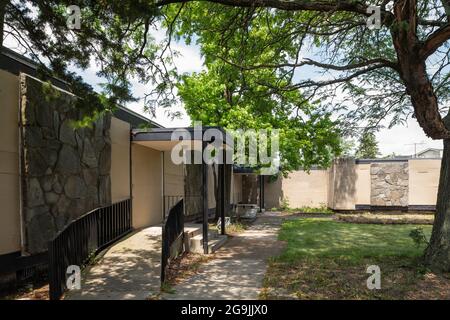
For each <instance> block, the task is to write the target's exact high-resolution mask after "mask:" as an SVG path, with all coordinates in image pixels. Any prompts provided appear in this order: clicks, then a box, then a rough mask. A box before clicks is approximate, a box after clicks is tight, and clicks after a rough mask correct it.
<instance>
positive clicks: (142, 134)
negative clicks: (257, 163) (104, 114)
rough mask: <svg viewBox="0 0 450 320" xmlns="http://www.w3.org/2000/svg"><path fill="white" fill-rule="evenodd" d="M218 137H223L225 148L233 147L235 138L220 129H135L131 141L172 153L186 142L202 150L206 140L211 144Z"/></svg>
mask: <svg viewBox="0 0 450 320" xmlns="http://www.w3.org/2000/svg"><path fill="white" fill-rule="evenodd" d="M218 135H221V136H222V137H223V138H222V139H223V145H225V148H230V147H232V146H233V138H232V137H231V136H230V135H229V134H226V131H225V130H224V129H223V128H220V127H202V129H198V128H194V127H186V128H150V129H135V130H133V131H132V135H131V141H132V142H133V143H135V144H139V145H142V146H145V147H148V148H152V149H155V150H159V151H170V150H172V149H173V148H174V147H175V146H176V145H177V144H179V143H180V141H184V143H185V144H186V143H187V144H190V148H191V150H201V148H202V142H203V141H204V140H205V141H206V142H208V143H211V142H213V141H214V140H215V137H216V136H218ZM211 137H212V138H211Z"/></svg>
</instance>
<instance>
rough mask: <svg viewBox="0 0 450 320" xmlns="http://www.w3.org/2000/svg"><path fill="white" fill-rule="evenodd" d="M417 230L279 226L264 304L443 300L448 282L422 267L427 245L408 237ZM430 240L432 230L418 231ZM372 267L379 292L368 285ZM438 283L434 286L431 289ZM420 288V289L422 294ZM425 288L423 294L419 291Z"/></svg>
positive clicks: (322, 222) (320, 222)
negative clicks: (278, 247) (279, 245)
mask: <svg viewBox="0 0 450 320" xmlns="http://www.w3.org/2000/svg"><path fill="white" fill-rule="evenodd" d="M416 227H417V225H379V224H377V225H371V224H352V223H343V222H336V221H331V220H329V219H328V220H327V219H311V218H306V219H295V220H287V221H285V222H284V223H283V225H282V227H281V231H280V234H279V239H280V240H283V241H286V247H285V249H284V250H283V252H282V254H281V255H280V256H279V257H276V258H274V259H273V260H272V261H271V262H270V265H269V269H268V271H267V273H266V276H265V280H264V289H263V291H262V293H261V295H260V297H261V298H262V299H414V298H424V299H427V298H434V297H436V296H439V297H443V296H444V297H446V295H448V291H449V289H450V281H449V280H448V279H446V278H445V277H444V278H442V277H441V278H439V281H437V280H436V279H437V278H436V277H440V276H435V275H433V274H431V275H430V273H427V270H426V269H424V268H423V267H422V266H421V264H420V257H421V255H422V253H423V250H424V247H425V245H424V244H422V245H420V246H417V245H416V244H415V243H414V241H413V240H412V239H411V237H410V236H409V233H410V232H411V230H413V229H414V228H416ZM421 227H422V228H423V230H424V233H425V235H426V236H427V237H429V235H430V232H431V226H428V225H423V226H421ZM370 265H378V266H380V268H381V274H382V278H381V279H382V288H381V290H369V289H368V288H367V285H366V281H367V278H368V277H369V274H368V273H367V272H366V271H367V267H368V266H370ZM435 284H438V285H435ZM420 288H422V289H420ZM423 288H425V289H423Z"/></svg>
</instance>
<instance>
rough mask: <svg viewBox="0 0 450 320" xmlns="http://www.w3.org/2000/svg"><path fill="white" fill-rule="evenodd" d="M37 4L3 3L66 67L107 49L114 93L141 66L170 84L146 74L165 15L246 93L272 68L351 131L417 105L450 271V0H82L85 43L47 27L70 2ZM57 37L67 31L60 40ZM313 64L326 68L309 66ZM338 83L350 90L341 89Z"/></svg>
mask: <svg viewBox="0 0 450 320" xmlns="http://www.w3.org/2000/svg"><path fill="white" fill-rule="evenodd" d="M68 2H69V1H59V2H58V4H60V3H62V4H64V5H67V4H68ZM5 3H6V4H7V5H6V7H5V6H4V4H5ZM29 3H32V4H34V5H35V7H38V12H39V13H41V12H42V14H41V15H40V16H39V18H34V17H33V15H31V14H30V12H26V9H25V8H24V7H25V5H24V4H23V1H22V2H21V1H14V2H9V1H2V2H0V4H1V5H0V17H2V16H3V15H2V13H3V12H6V15H4V22H5V25H6V26H8V27H9V28H12V29H11V30H13V32H14V34H15V35H17V34H25V35H26V36H27V37H28V38H30V39H31V44H32V47H33V49H36V50H37V51H39V52H40V53H41V54H44V55H47V56H50V58H54V59H53V60H54V61H59V62H58V63H55V62H53V65H54V66H55V68H53V69H54V70H56V71H58V67H59V66H61V65H64V63H63V62H61V61H64V62H65V61H72V62H79V63H80V65H82V66H85V65H86V64H87V63H88V57H89V58H90V57H98V56H100V57H102V58H103V60H100V61H102V62H104V63H105V64H106V68H104V69H102V70H104V72H105V75H107V76H108V77H109V78H108V79H109V80H110V85H111V87H110V88H111V90H110V91H111V92H112V96H114V94H117V93H120V92H123V89H126V87H127V86H126V85H127V84H129V82H128V79H127V77H126V76H124V75H130V71H131V74H137V75H139V76H144V77H143V79H142V80H149V81H150V80H153V81H157V82H158V83H159V85H158V86H157V89H158V93H161V92H163V91H164V90H165V89H167V88H168V87H170V81H169V78H167V77H166V76H161V77H158V76H156V77H152V78H151V79H149V78H147V77H146V76H145V75H146V74H147V71H149V73H150V74H152V73H151V71H152V70H153V71H155V69H156V70H157V67H156V66H155V62H154V60H153V59H152V57H159V55H156V54H155V49H154V47H153V45H154V44H155V41H153V40H151V39H149V38H148V37H146V36H144V35H147V32H146V30H148V27H149V26H150V22H156V21H158V22H160V23H162V24H163V25H165V26H166V27H167V30H168V37H167V44H170V41H171V39H172V38H177V37H184V38H185V40H186V41H187V42H188V43H189V41H192V40H195V41H196V42H198V44H199V45H200V46H201V51H202V54H203V55H204V57H205V62H206V63H212V62H214V61H216V60H221V61H223V62H226V63H227V64H228V65H230V66H233V67H234V68H235V69H236V70H237V71H238V72H239V74H240V75H241V77H240V80H239V86H238V87H239V90H240V91H241V92H242V93H243V92H245V91H246V90H248V86H246V75H247V74H249V73H251V72H254V71H255V70H266V71H267V72H272V73H273V74H274V75H275V76H276V78H277V79H278V81H275V82H273V81H272V82H269V83H266V81H265V79H264V78H263V79H261V81H258V80H257V79H256V80H255V81H256V82H257V84H258V85H260V86H266V87H268V88H269V92H270V93H271V94H275V93H277V92H283V94H287V93H288V92H296V91H298V90H302V96H303V97H304V100H305V101H310V100H319V101H320V102H321V104H322V105H326V106H327V107H328V109H327V110H328V112H335V114H337V115H339V116H340V118H342V119H341V123H345V125H344V127H343V128H344V129H348V130H349V131H350V132H351V130H354V129H355V128H356V127H361V125H363V126H364V127H367V128H368V129H374V128H375V127H377V126H379V125H380V123H381V121H382V120H383V119H386V118H387V117H389V119H390V121H389V125H394V124H396V123H401V122H403V121H405V119H406V118H407V117H408V116H410V115H411V114H412V115H413V116H414V117H415V118H416V119H417V121H418V123H419V125H420V126H421V127H422V129H423V130H424V132H425V134H427V135H428V136H429V137H431V138H433V139H443V141H444V153H443V159H442V166H441V176H440V182H439V191H438V200H437V206H436V210H437V212H436V217H435V222H434V226H433V232H432V236H431V239H430V245H429V246H428V248H427V250H426V254H425V258H426V261H427V263H428V264H429V265H430V266H431V267H432V268H436V269H441V270H446V271H450V116H448V115H447V116H445V117H443V116H442V114H441V112H445V106H446V103H448V101H449V96H450V90H449V89H450V88H449V86H450V75H449V68H450V66H449V65H450V52H449V51H450V49H449V45H448V44H449V43H448V40H449V39H450V1H449V0H424V1H420V2H418V1H417V0H394V1H389V0H370V1H362V0H360V1H358V0H356V1H355V0H340V1H331V0H318V1H313V0H291V1H285V0H258V1H255V0H214V1H213V0H211V1H192V0H159V1H150V0H148V1H145V0H139V1H131V0H122V1H108V2H106V1H101V2H100V1H99V2H97V1H80V3H82V4H83V5H84V7H85V14H86V18H87V19H88V21H89V18H91V19H92V21H94V22H95V23H93V24H92V25H93V26H94V27H93V28H87V29H86V30H84V31H83V30H82V31H81V32H80V33H77V34H75V35H73V36H74V37H75V38H76V39H78V40H77V41H76V42H75V45H68V43H69V44H70V43H71V42H70V41H69V40H71V39H70V37H67V36H63V35H62V34H61V33H62V32H59V31H58V30H57V29H55V30H56V31H55V30H53V32H56V33H55V35H54V36H52V37H50V36H49V34H48V31H47V30H48V29H47V28H44V25H49V26H50V28H52V27H53V28H60V27H61V28H64V26H63V21H62V19H61V16H62V15H61V14H58V12H60V11H61V7H60V6H59V7H58V6H56V5H55V4H52V3H51V2H50V1H29ZM373 5H376V6H378V8H379V13H380V18H381V19H380V27H379V28H372V29H369V28H368V27H367V23H366V22H367V18H368V17H370V16H371V15H372V13H371V10H372V7H371V6H373ZM5 8H6V9H5ZM4 9H5V10H4ZM97 16H99V17H101V18H97ZM0 19H3V17H2V18H0ZM41 22H45V23H46V24H42V25H41V24H40V23H41ZM124 25H126V26H128V25H130V28H129V29H128V28H125V29H123V26H124ZM98 26H101V27H98ZM124 30H125V32H124ZM5 31H6V29H5ZM7 32H11V31H7ZM21 32H23V33H21ZM102 36H103V37H102ZM54 37H56V39H57V41H54V40H52V41H50V40H49V39H54ZM83 40H84V41H83ZM127 40H132V41H131V43H132V44H133V45H132V46H130V47H129V44H128V41H127ZM91 43H98V48H100V49H106V50H105V52H106V53H107V54H106V56H103V55H102V52H103V51H101V52H100V53H99V52H97V50H96V49H94V48H92V49H89V50H88V53H85V52H84V51H83V50H80V49H79V48H83V49H85V48H90V47H91V46H90V44H91ZM114 44H116V45H118V46H113V45H114ZM142 45H144V46H142ZM140 48H144V49H143V50H142V52H146V54H144V56H142V55H141V50H140ZM147 49H148V51H147ZM163 50H164V49H163ZM122 55H123V56H122ZM61 57H62V58H63V59H61ZM58 58H60V59H58ZM66 58H69V59H67V60H66ZM162 60H164V59H162ZM123 61H125V63H122V62H123ZM141 61H142V63H144V65H145V67H142V65H140V62H141ZM130 65H131V66H134V67H130ZM430 66H433V67H432V68H431V67H430ZM147 67H149V68H150V70H147ZM304 67H306V68H307V69H308V70H311V68H315V69H318V70H321V71H323V72H322V74H321V75H319V76H317V75H315V74H312V73H311V72H301V70H304ZM123 70H125V72H124V71H123ZM162 71H163V72H162V74H170V72H165V71H164V70H162ZM125 80H127V81H125ZM115 88H117V89H116V90H115V91H113V90H112V89H115ZM119 89H120V90H119ZM124 91H125V92H127V91H126V90H124ZM107 93H108V92H107ZM338 94H339V95H342V96H343V97H344V99H342V100H341V101H336V99H331V98H333V97H336V96H338ZM125 96H126V95H125ZM164 101H168V100H164ZM350 102H352V105H353V106H352V105H349V103H350ZM349 107H352V108H349ZM344 120H345V121H346V122H344Z"/></svg>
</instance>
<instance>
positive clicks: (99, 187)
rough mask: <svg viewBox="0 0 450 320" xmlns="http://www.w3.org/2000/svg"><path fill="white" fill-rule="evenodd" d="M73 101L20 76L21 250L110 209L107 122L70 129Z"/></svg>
mask: <svg viewBox="0 0 450 320" xmlns="http://www.w3.org/2000/svg"><path fill="white" fill-rule="evenodd" d="M75 99H76V98H75V97H73V96H71V95H70V94H68V93H65V92H62V91H59V90H56V89H53V90H48V85H46V84H43V83H42V82H40V81H38V80H36V79H33V78H31V77H29V76H26V75H23V74H22V75H21V143H22V146H23V157H22V163H23V183H22V185H23V190H22V193H23V194H22V202H23V203H22V206H23V213H24V214H23V220H24V231H25V235H26V244H25V246H26V247H25V250H26V251H27V252H29V253H38V252H43V251H46V250H47V242H48V241H49V240H51V239H52V238H53V237H54V236H55V235H56V233H57V232H58V231H60V230H61V229H63V228H64V227H65V226H66V225H67V224H68V223H70V222H71V221H72V220H74V219H76V218H77V217H79V216H80V215H82V214H84V213H86V212H88V211H90V210H92V209H94V208H96V207H100V206H104V205H108V204H110V203H111V180H110V167H111V140H110V117H109V116H105V117H104V118H102V119H100V120H98V121H96V122H95V123H94V124H93V125H92V127H89V128H82V129H74V127H73V125H72V123H73V121H74V120H78V119H80V117H81V113H80V111H78V110H76V109H75V108H74V102H75Z"/></svg>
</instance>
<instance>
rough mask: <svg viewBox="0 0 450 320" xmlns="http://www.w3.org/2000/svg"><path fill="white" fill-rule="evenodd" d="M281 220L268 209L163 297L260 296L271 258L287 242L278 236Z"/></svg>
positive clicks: (237, 297)
mask: <svg viewBox="0 0 450 320" xmlns="http://www.w3.org/2000/svg"><path fill="white" fill-rule="evenodd" d="M281 222H282V217H281V216H279V214H278V213H273V212H267V213H264V214H263V215H261V216H260V217H259V218H258V219H257V220H256V221H255V222H254V224H253V225H252V226H251V227H250V228H249V229H247V230H246V231H245V232H243V233H241V234H239V235H238V236H235V237H233V238H231V239H230V240H229V241H228V242H227V244H225V246H224V247H222V248H221V249H219V251H217V253H216V254H215V258H214V259H213V260H211V261H209V262H207V263H205V264H204V265H203V266H202V267H201V268H200V272H199V273H198V274H196V275H194V276H192V277H190V278H188V279H185V280H184V281H183V282H182V283H180V284H178V285H176V286H175V287H173V289H174V290H175V292H174V293H172V294H169V293H166V294H164V295H163V296H162V299H167V300H169V299H178V300H180V299H194V300H203V299H214V300H222V299H240V300H242V299H258V295H259V292H260V290H261V288H262V281H263V278H264V274H265V273H266V269H267V260H268V259H269V258H270V257H273V256H276V255H278V254H279V253H280V251H281V249H282V248H283V246H284V244H283V243H282V242H280V241H278V240H277V237H278V230H279V227H280V225H281Z"/></svg>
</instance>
